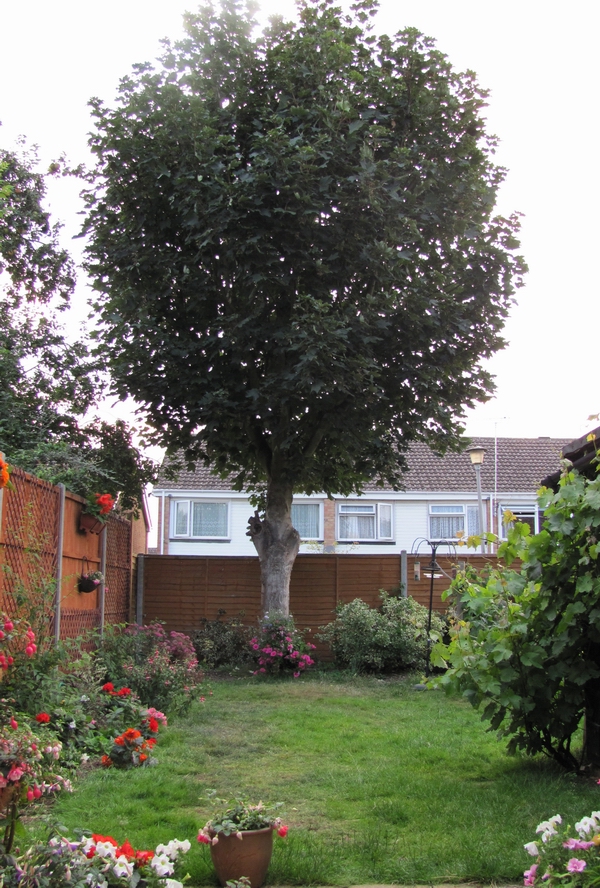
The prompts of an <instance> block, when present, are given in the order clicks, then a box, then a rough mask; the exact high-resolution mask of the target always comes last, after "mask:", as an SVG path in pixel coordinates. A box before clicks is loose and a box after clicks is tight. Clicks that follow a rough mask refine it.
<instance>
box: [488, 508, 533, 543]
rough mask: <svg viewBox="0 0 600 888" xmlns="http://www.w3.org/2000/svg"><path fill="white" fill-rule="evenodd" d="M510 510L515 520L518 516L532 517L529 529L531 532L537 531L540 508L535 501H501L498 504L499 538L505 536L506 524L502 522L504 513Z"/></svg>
mask: <svg viewBox="0 0 600 888" xmlns="http://www.w3.org/2000/svg"><path fill="white" fill-rule="evenodd" d="M505 512H512V513H513V515H516V517H517V520H519V519H520V516H522V517H524V518H533V527H532V529H531V533H532V534H534V533H539V532H540V526H541V523H542V522H541V518H542V515H541V510H540V507H539V506H538V504H537V503H512V505H511V504H510V503H501V504H500V505H499V506H498V527H499V528H500V534H499V536H500V539H502V540H505V539H506V538H507V533H506V529H507V525H506V524H505V522H504V513H505Z"/></svg>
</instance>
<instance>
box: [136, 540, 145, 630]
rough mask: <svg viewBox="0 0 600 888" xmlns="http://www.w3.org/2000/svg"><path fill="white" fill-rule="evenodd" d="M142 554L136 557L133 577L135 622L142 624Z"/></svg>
mask: <svg viewBox="0 0 600 888" xmlns="http://www.w3.org/2000/svg"><path fill="white" fill-rule="evenodd" d="M144 560H145V559H144V556H143V555H138V556H137V558H136V567H137V574H136V579H135V622H136V623H137V624H138V626H142V625H143V622H144Z"/></svg>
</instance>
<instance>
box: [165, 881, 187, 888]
mask: <svg viewBox="0 0 600 888" xmlns="http://www.w3.org/2000/svg"><path fill="white" fill-rule="evenodd" d="M165 888H183V882H178V881H177V879H165Z"/></svg>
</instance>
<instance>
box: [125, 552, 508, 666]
mask: <svg viewBox="0 0 600 888" xmlns="http://www.w3.org/2000/svg"><path fill="white" fill-rule="evenodd" d="M429 561H430V555H428V554H424V555H421V556H414V555H407V556H406V557H405V562H404V565H405V568H404V569H405V577H406V592H407V594H408V595H411V596H412V597H413V598H415V599H416V600H417V601H418V602H419V603H420V604H423V605H425V606H426V607H428V606H429V596H430V589H431V579H430V577H429V576H426V575H425V573H424V571H423V568H424V567H425V566H426V565H427V564H428V563H429ZM415 562H418V563H419V565H420V579H416V578H415ZM458 562H459V558H455V557H450V556H446V555H438V557H437V563H438V564H439V566H440V567H441V568H442V570H443V572H444V573H443V574H442V576H441V577H438V578H435V579H434V581H433V607H434V609H435V610H436V611H441V612H443V611H445V610H446V605H445V604H444V603H443V602H442V598H441V595H442V592H444V591H445V590H446V589H447V588H448V586H449V585H450V582H451V579H452V576H453V573H454V571H455V570H456V567H457V564H458ZM460 562H462V563H464V562H469V563H470V564H472V565H473V566H474V567H475V568H477V569H479V568H481V567H483V566H484V564H489V563H492V564H495V563H496V559H495V558H494V557H493V556H483V555H480V556H468V557H467V556H465V557H460ZM401 579H402V558H401V557H400V556H398V555H318V554H314V555H313V554H311V555H299V556H298V557H297V559H296V562H295V564H294V569H293V571H292V579H291V584H290V613H292V614H293V616H294V620H295V622H296V625H297V626H298V627H299V628H302V629H310V630H311V632H312V633H314V632H315V631H317V630H318V628H319V627H320V626H323V625H325V624H326V623H329V622H331V621H332V620H333V619H334V618H335V609H336V607H337V606H338V605H339V604H344V603H346V602H349V601H353V600H354V599H355V598H362V599H363V600H364V601H366V602H367V603H368V604H370V605H371V606H377V605H378V604H379V603H380V597H379V590H380V589H385V590H386V591H391V590H393V589H395V588H397V587H398V586H399V584H400V582H401ZM137 607H138V618H139V620H140V621H143V622H144V623H149V622H151V621H153V620H161V621H164V623H165V628H166V629H167V630H169V631H177V632H187V633H191V632H193V631H194V630H195V629H197V628H199V626H200V625H201V621H202V619H204V618H205V619H208V620H214V619H216V617H217V616H218V614H219V611H223V610H224V611H225V613H226V617H234V616H238V615H239V614H242V616H243V621H244V622H245V623H246V624H247V625H256V624H257V620H258V618H259V616H260V568H259V562H258V558H257V557H238V558H235V557H231V556H223V557H220V556H195V555H145V556H143V559H142V558H141V557H140V558H138V600H137ZM317 655H321V656H323V655H326V651H325V648H324V647H323V646H322V645H317Z"/></svg>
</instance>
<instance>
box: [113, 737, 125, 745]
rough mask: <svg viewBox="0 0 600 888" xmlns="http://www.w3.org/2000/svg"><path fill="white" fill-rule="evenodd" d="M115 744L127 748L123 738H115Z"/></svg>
mask: <svg viewBox="0 0 600 888" xmlns="http://www.w3.org/2000/svg"><path fill="white" fill-rule="evenodd" d="M113 742H114V743H116V744H117V746H125V741H124V740H123V738H122V737H115V739H114V741H113Z"/></svg>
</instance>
